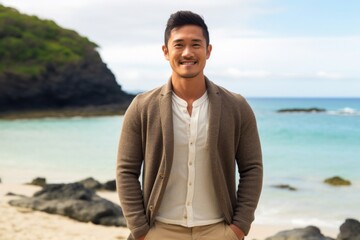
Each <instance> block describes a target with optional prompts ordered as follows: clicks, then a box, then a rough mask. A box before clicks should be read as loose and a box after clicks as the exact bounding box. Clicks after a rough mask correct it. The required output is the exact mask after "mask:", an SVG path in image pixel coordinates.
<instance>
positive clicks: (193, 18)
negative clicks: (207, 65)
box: [164, 11, 210, 46]
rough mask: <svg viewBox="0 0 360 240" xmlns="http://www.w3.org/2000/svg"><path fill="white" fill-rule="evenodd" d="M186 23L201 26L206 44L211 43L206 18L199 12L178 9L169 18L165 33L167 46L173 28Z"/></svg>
mask: <svg viewBox="0 0 360 240" xmlns="http://www.w3.org/2000/svg"><path fill="white" fill-rule="evenodd" d="M185 25H196V26H199V27H201V29H202V31H203V35H204V38H205V40H206V46H208V45H209V43H210V36H209V31H208V28H207V26H206V24H205V21H204V19H203V18H202V17H201V16H200V15H199V14H196V13H193V12H191V11H178V12H176V13H173V14H171V15H170V18H169V20H168V21H167V24H166V28H165V34H164V41H165V46H167V44H168V41H169V38H170V34H171V30H173V29H174V28H178V27H182V26H185Z"/></svg>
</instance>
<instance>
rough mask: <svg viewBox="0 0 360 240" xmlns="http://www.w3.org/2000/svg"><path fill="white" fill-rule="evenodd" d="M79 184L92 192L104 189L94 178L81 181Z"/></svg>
mask: <svg viewBox="0 0 360 240" xmlns="http://www.w3.org/2000/svg"><path fill="white" fill-rule="evenodd" d="M79 183H81V184H82V185H83V186H84V187H85V188H88V189H92V190H99V189H101V188H102V184H101V183H100V182H99V181H97V180H95V179H94V178H92V177H89V178H86V179H84V180H81V181H79Z"/></svg>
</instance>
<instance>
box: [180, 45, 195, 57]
mask: <svg viewBox="0 0 360 240" xmlns="http://www.w3.org/2000/svg"><path fill="white" fill-rule="evenodd" d="M192 56H193V52H192V50H191V48H190V47H185V48H184V50H183V52H182V57H184V58H189V57H192Z"/></svg>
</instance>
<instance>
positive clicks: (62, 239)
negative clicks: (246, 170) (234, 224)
mask: <svg viewBox="0 0 360 240" xmlns="http://www.w3.org/2000/svg"><path fill="white" fill-rule="evenodd" d="M38 190H40V187H37V186H30V185H19V184H4V183H3V184H0V239H1V240H14V239H17V240H57V239H59V240H68V239H69V240H82V239H84V240H85V239H86V240H92V239H93V240H98V239H102V240H120V239H126V237H127V236H128V234H129V230H128V229H127V228H121V227H106V226H99V225H94V224H92V223H81V222H78V221H75V220H72V219H70V218H67V217H63V216H59V215H51V214H47V213H44V212H38V211H32V210H29V209H23V208H16V207H12V206H10V205H9V204H8V201H10V200H11V199H15V198H18V197H16V196H5V195H6V194H7V193H8V192H12V193H16V194H21V195H25V196H32V195H33V193H34V192H36V191H38ZM98 194H99V195H100V196H101V197H104V198H106V199H108V200H110V201H113V202H115V203H117V204H118V199H117V195H116V193H114V192H98ZM304 227H305V226H304ZM292 228H294V227H293V226H270V225H259V224H254V225H253V227H252V229H251V231H250V233H249V235H248V236H247V239H250V240H251V239H265V238H266V237H269V236H272V235H274V234H275V233H277V232H279V231H282V230H288V229H292ZM321 231H322V233H323V234H325V235H326V236H330V237H333V238H336V235H337V233H338V231H337V230H334V229H321Z"/></svg>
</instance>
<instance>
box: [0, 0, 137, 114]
mask: <svg viewBox="0 0 360 240" xmlns="http://www.w3.org/2000/svg"><path fill="white" fill-rule="evenodd" d="M0 29H1V31H0V36H1V37H0V46H1V47H0V60H1V61H0V86H1V87H0V117H3V116H5V115H9V114H12V113H16V112H24V111H28V112H29V111H33V112H38V111H42V112H48V111H50V110H52V111H58V112H61V111H64V110H68V109H74V108H76V109H79V108H84V107H88V108H87V109H88V110H93V109H92V108H89V107H93V108H94V107H102V108H101V111H102V110H103V109H104V108H103V107H104V106H107V108H105V110H106V111H108V112H109V113H110V112H118V113H121V112H123V111H124V109H126V107H127V106H128V105H129V103H130V101H131V100H132V98H133V97H134V96H133V95H131V94H127V93H125V92H124V91H122V89H121V86H120V85H119V84H118V83H117V82H116V79H115V76H114V74H113V73H112V72H111V70H110V69H109V68H108V67H107V65H106V64H105V63H104V62H103V61H102V59H101V57H100V55H99V53H98V51H97V47H98V46H97V44H95V43H93V42H91V41H90V40H88V39H87V38H86V37H83V36H80V35H79V34H78V33H76V32H75V31H72V30H70V29H64V28H61V27H60V26H58V25H57V24H56V23H55V22H53V21H49V20H42V19H39V18H37V17H36V16H28V15H26V14H21V13H20V12H18V11H17V10H16V9H13V8H8V7H4V6H3V5H1V4H0ZM110 107H111V108H112V109H114V110H113V111H109V110H108V108H110ZM94 112H95V111H94ZM72 113H73V114H74V115H76V113H81V111H80V112H79V111H77V112H74V111H73V112H72ZM96 114H99V113H98V112H96Z"/></svg>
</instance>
